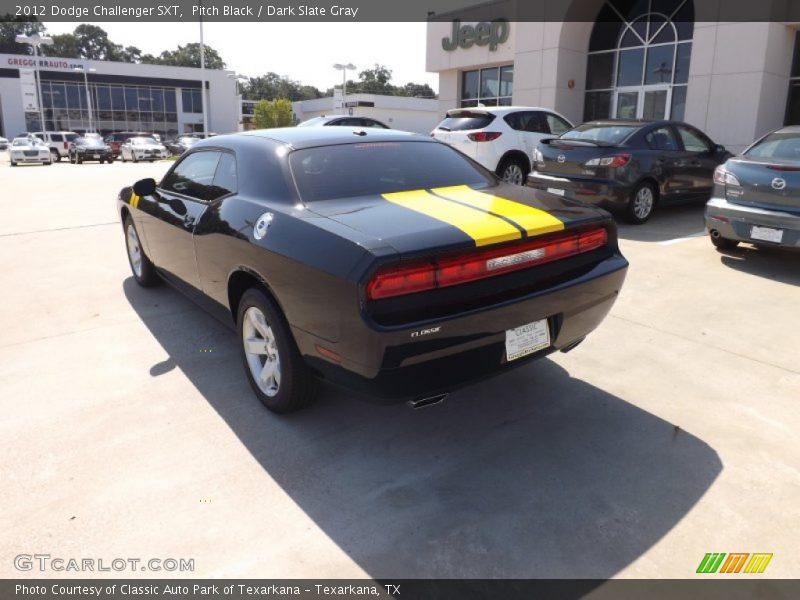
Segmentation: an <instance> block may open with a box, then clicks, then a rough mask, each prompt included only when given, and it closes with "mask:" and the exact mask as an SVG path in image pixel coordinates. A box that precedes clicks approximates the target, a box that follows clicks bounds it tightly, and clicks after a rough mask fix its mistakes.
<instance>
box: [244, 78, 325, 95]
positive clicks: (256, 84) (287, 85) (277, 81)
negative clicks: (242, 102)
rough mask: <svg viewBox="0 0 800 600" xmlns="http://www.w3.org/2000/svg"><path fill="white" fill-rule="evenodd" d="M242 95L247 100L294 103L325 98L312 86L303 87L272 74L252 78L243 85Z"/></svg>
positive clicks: (297, 82)
mask: <svg viewBox="0 0 800 600" xmlns="http://www.w3.org/2000/svg"><path fill="white" fill-rule="evenodd" d="M242 95H243V96H244V98H245V99H246V100H275V99H276V98H288V99H289V100H291V101H292V102H294V101H296V100H308V99H311V98H322V96H323V94H322V92H321V91H319V90H318V89H317V88H315V87H314V86H312V85H303V84H301V83H300V82H299V81H293V80H291V79H289V78H288V77H282V76H281V75H278V74H277V73H272V72H270V73H266V74H265V75H261V76H260V77H251V78H250V79H249V80H248V81H247V83H245V84H243V85H242Z"/></svg>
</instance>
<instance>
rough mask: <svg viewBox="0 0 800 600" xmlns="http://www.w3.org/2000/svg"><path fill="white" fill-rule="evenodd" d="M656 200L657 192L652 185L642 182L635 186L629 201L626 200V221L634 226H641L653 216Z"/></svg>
mask: <svg viewBox="0 0 800 600" xmlns="http://www.w3.org/2000/svg"><path fill="white" fill-rule="evenodd" d="M657 198H658V191H657V190H656V187H655V186H654V185H653V184H652V183H650V182H648V181H643V182H642V183H640V184H639V185H637V186H636V188H635V189H634V190H633V193H632V194H631V197H630V200H628V206H627V207H626V208H625V218H626V219H627V221H628V222H629V223H633V224H634V225H641V224H642V223H644V222H646V221H647V220H648V219H649V218H650V217H652V216H653V211H654V210H655V209H656V200H657Z"/></svg>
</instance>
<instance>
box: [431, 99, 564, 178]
mask: <svg viewBox="0 0 800 600" xmlns="http://www.w3.org/2000/svg"><path fill="white" fill-rule="evenodd" d="M572 127H573V125H572V123H570V122H569V121H568V120H567V119H566V118H564V117H563V116H562V115H560V114H558V113H557V112H554V111H552V110H548V109H546V108H538V107H533V106H498V107H491V108H490V107H486V108H484V107H478V108H454V109H452V110H448V111H447V115H446V116H445V118H444V121H442V122H441V123H439V125H437V127H436V129H434V130H433V131H432V132H431V136H433V137H434V138H436V139H437V140H440V141H442V142H445V143H447V144H450V145H451V146H452V147H453V148H455V149H456V150H460V151H461V152H463V153H464V154H466V155H467V156H469V157H470V158H472V159H473V160H475V161H477V162H479V163H480V164H481V165H483V166H484V167H486V168H487V169H489V170H490V171H494V172H495V173H497V175H498V176H499V177H501V178H502V179H503V181H507V182H509V183H515V184H517V185H525V180H526V178H527V176H528V173H530V171H531V156H532V155H533V150H534V149H535V148H536V145H537V144H538V143H539V141H540V140H541V139H542V138H547V137H556V136H559V135H561V134H562V133H564V132H565V131H568V130H570V129H572Z"/></svg>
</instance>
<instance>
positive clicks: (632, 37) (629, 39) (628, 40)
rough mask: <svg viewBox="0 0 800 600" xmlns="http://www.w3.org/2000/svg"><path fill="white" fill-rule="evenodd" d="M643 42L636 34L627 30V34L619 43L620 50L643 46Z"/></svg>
mask: <svg viewBox="0 0 800 600" xmlns="http://www.w3.org/2000/svg"><path fill="white" fill-rule="evenodd" d="M641 45H642V40H640V39H639V38H638V37H636V34H635V33H633V31H632V30H631V29H626V30H625V33H624V34H623V36H622V39H621V40H620V41H619V47H620V48H631V47H633V46H641Z"/></svg>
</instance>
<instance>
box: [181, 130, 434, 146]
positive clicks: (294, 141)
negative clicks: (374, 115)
mask: <svg viewBox="0 0 800 600" xmlns="http://www.w3.org/2000/svg"><path fill="white" fill-rule="evenodd" d="M242 137H246V138H264V139H269V140H272V141H274V142H278V143H281V144H285V145H287V146H290V147H291V148H292V149H295V150H296V149H300V148H310V147H313V146H334V145H337V144H358V143H365V142H400V141H415V142H431V143H438V142H436V140H434V139H432V138H431V137H429V136H426V135H420V134H418V133H410V132H408V131H397V130H395V129H373V128H370V127H283V128H278V129H255V130H252V131H245V132H242V133H234V134H230V135H220V136H215V137H214V138H210V139H207V140H203V142H201V143H202V144H203V145H212V146H213V145H215V144H219V143H220V142H230V143H234V144H235V143H236V142H235V140H236V139H237V138H242ZM198 146H199V144H198V145H197V146H195V147H198Z"/></svg>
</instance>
